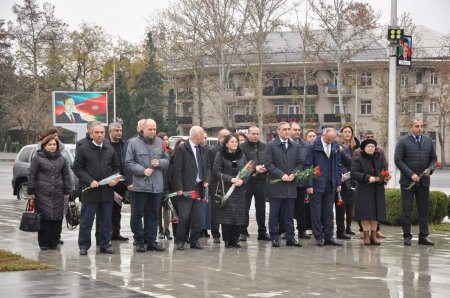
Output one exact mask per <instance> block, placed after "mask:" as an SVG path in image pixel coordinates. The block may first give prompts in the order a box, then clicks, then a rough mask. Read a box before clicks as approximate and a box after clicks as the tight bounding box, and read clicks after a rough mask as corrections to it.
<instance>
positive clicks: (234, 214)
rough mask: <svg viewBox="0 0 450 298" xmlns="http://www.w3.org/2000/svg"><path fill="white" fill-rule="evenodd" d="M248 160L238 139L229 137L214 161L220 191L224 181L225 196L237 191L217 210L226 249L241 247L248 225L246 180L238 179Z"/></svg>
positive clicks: (233, 136)
mask: <svg viewBox="0 0 450 298" xmlns="http://www.w3.org/2000/svg"><path fill="white" fill-rule="evenodd" d="M246 163H247V160H246V158H245V155H244V153H243V152H242V150H241V149H240V148H239V140H238V137H237V136H236V135H234V134H232V135H228V136H226V137H225V139H224V141H223V146H222V148H221V149H220V151H219V152H217V154H216V157H215V159H214V165H213V175H214V177H215V179H216V180H217V181H218V184H219V186H218V187H219V189H220V188H221V187H222V183H221V180H222V181H223V186H224V188H225V189H224V190H223V191H224V194H225V193H226V192H227V190H228V189H229V188H230V187H231V186H232V185H234V186H235V189H234V191H233V193H232V194H231V196H230V197H229V198H228V199H227V203H226V204H224V206H223V207H221V208H217V214H216V221H217V223H218V224H221V225H222V238H223V241H224V242H225V247H227V248H230V247H237V248H239V247H241V246H240V244H239V241H238V239H239V232H240V230H241V228H242V226H244V225H245V224H246V218H245V213H246V208H245V187H244V186H243V185H244V180H243V179H240V178H236V176H237V175H238V173H239V171H240V170H241V169H242V168H244V167H245V165H246Z"/></svg>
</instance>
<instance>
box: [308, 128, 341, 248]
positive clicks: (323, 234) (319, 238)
mask: <svg viewBox="0 0 450 298" xmlns="http://www.w3.org/2000/svg"><path fill="white" fill-rule="evenodd" d="M336 136H337V133H336V130H335V129H334V128H326V129H325V130H324V131H323V134H322V136H321V137H320V138H316V139H315V141H314V143H313V144H312V146H311V147H309V148H308V152H307V155H306V159H305V168H309V167H311V166H313V167H316V166H319V167H320V171H321V175H320V176H319V177H317V178H316V179H310V180H309V181H308V182H307V186H306V187H307V188H306V191H307V193H309V194H311V195H313V196H312V199H311V201H310V205H311V206H310V208H311V225H312V230H313V234H314V237H315V238H316V245H317V246H324V245H332V246H342V244H340V243H338V242H336V241H335V240H334V238H333V230H334V223H333V206H334V194H335V192H336V191H338V192H339V191H341V177H342V174H341V169H340V167H341V159H340V155H339V145H338V144H337V143H336V141H335V138H336Z"/></svg>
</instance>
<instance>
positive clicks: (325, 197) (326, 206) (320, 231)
mask: <svg viewBox="0 0 450 298" xmlns="http://www.w3.org/2000/svg"><path fill="white" fill-rule="evenodd" d="M334 191H335V190H334V188H333V187H332V185H331V183H329V184H328V185H327V187H326V189H325V192H314V194H313V197H312V199H311V201H310V205H311V206H310V208H311V226H312V231H313V234H314V237H315V238H316V239H324V237H325V239H330V238H332V237H333V228H334V223H333V205H334Z"/></svg>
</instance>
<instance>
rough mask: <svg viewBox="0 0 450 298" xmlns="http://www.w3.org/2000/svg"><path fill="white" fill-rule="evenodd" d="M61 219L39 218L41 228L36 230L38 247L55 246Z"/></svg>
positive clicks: (59, 233) (59, 232) (59, 231)
mask: <svg viewBox="0 0 450 298" xmlns="http://www.w3.org/2000/svg"><path fill="white" fill-rule="evenodd" d="M61 225H62V220H46V219H42V220H41V228H40V230H39V231H38V243H39V247H50V248H56V246H57V245H58V240H59V236H60V235H61Z"/></svg>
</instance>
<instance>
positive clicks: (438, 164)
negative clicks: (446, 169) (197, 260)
mask: <svg viewBox="0 0 450 298" xmlns="http://www.w3.org/2000/svg"><path fill="white" fill-rule="evenodd" d="M436 168H437V169H439V170H441V169H442V164H441V163H440V162H438V161H437V160H436Z"/></svg>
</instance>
